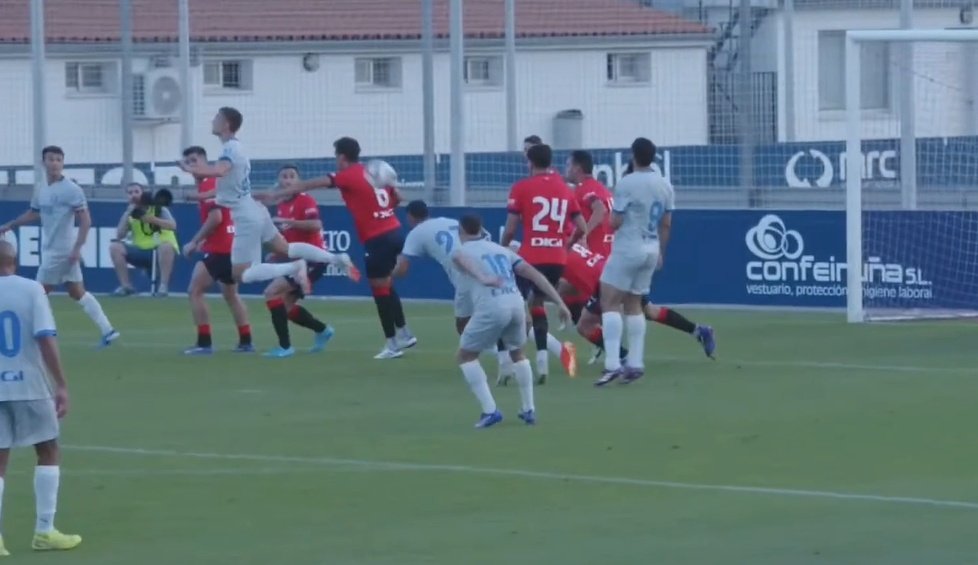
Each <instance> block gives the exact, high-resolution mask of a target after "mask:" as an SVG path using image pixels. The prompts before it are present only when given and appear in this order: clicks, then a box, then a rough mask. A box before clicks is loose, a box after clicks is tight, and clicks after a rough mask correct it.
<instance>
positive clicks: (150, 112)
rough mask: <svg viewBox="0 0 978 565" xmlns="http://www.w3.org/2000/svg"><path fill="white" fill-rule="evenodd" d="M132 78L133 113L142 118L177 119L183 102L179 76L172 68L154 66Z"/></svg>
mask: <svg viewBox="0 0 978 565" xmlns="http://www.w3.org/2000/svg"><path fill="white" fill-rule="evenodd" d="M134 79H135V80H133V98H134V100H133V114H134V115H135V116H136V117H137V118H138V119H143V120H166V121H171V122H172V121H177V120H179V119H180V107H181V105H182V104H183V89H182V88H181V87H180V77H179V75H178V74H177V70H176V69H173V68H156V69H151V70H149V71H147V72H146V73H145V74H143V75H137V76H136V77H134Z"/></svg>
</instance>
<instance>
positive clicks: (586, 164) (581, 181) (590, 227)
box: [566, 150, 615, 257]
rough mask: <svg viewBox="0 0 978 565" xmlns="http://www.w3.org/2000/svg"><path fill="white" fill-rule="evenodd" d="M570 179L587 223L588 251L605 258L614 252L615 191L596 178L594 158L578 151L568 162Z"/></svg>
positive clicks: (585, 152) (572, 154)
mask: <svg viewBox="0 0 978 565" xmlns="http://www.w3.org/2000/svg"><path fill="white" fill-rule="evenodd" d="M566 177H567V180H569V181H570V182H572V183H573V184H574V185H576V188H575V189H574V196H575V197H576V199H577V205H578V207H579V208H580V209H581V215H582V216H584V221H585V222H586V223H587V240H586V241H587V248H588V249H590V250H591V251H593V252H595V253H599V254H601V255H604V256H605V257H607V256H608V254H609V253H611V242H612V241H613V240H614V238H615V236H614V232H612V231H611V191H610V190H608V188H607V187H606V186H605V185H603V184H601V181H599V180H598V179H596V178H594V158H593V157H591V154H590V153H588V152H587V151H581V150H578V151H574V152H573V153H571V156H570V157H569V158H568V159H567V171H566Z"/></svg>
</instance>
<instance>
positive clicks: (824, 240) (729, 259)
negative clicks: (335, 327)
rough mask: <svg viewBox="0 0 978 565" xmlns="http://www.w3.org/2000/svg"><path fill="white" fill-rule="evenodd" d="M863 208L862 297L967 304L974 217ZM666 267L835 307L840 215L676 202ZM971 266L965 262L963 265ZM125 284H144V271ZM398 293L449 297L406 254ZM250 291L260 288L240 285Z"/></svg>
mask: <svg viewBox="0 0 978 565" xmlns="http://www.w3.org/2000/svg"><path fill="white" fill-rule="evenodd" d="M124 210H125V206H124V205H123V204H116V203H113V204H108V203H95V204H93V209H92V215H93V220H94V227H93V231H92V234H91V235H90V237H89V239H88V244H87V245H86V247H85V249H84V253H83V259H84V264H85V269H84V273H85V281H86V284H87V285H88V287H89V289H91V290H92V291H94V292H103V293H104V292H111V291H112V290H113V289H115V287H116V286H117V285H118V281H117V280H116V277H115V274H114V272H113V270H112V265H111V261H110V257H109V251H108V248H109V243H110V241H111V240H112V239H113V238H114V237H115V226H116V224H117V222H118V220H119V217H120V215H121V214H122V213H123V211H124ZM466 211H468V210H467V209H447V208H445V209H434V210H433V213H434V214H436V215H445V216H459V215H461V214H463V213H465V212H466ZM477 211H478V212H479V213H480V214H482V217H483V218H484V220H485V223H486V226H487V228H488V229H489V230H490V231H491V233H492V234H493V236H494V238H496V239H498V237H499V236H500V234H501V230H502V227H503V224H504V222H505V211H504V210H502V209H481V210H477ZM19 212H20V210H18V209H17V207H15V206H10V205H4V206H3V207H0V222H5V221H7V220H9V219H11V218H13V217H14V216H15V215H16V214H18V213H19ZM173 212H174V216H175V217H176V219H177V223H178V225H179V230H178V231H179V235H180V239H181V241H186V240H187V239H189V238H190V237H192V235H193V233H194V232H195V231H196V229H197V228H198V225H199V214H198V211H197V208H196V207H195V206H193V205H189V204H180V205H176V206H175V207H174V209H173ZM322 212H323V220H324V223H325V226H326V231H325V232H324V234H325V239H326V242H327V245H329V246H330V247H331V248H332V249H333V250H336V251H341V252H348V253H350V254H351V255H352V256H353V257H354V258H355V259H356V260H357V261H358V262H359V261H361V260H362V257H363V249H362V246H361V245H360V243H359V242H357V241H356V237H355V236H354V235H353V233H354V232H353V231H352V229H353V226H352V221H351V218H350V215H349V212H347V211H346V209H345V208H341V207H324V208H323V210H322ZM910 214H911V215H910V216H908V214H907V213H903V212H873V213H869V216H871V217H868V218H867V220H866V224H867V225H872V226H873V227H874V229H876V230H878V231H879V233H885V234H887V235H888V237H887V238H886V239H885V240H881V241H874V240H872V238H870V240H868V241H867V244H866V247H865V250H864V257H865V258H866V265H865V267H864V279H865V280H866V283H865V284H866V297H867V306H872V305H873V304H874V303H880V304H885V305H886V306H887V307H891V308H897V307H898V308H902V309H908V308H922V309H931V308H933V309H940V308H958V309H960V308H969V309H974V310H978V293H976V292H972V291H973V290H974V284H975V283H974V280H973V279H974V276H975V273H970V272H969V271H968V269H961V268H958V267H959V266H955V265H954V264H951V263H950V262H949V261H948V259H947V258H948V257H959V256H960V254H961V253H960V245H961V242H960V238H959V237H956V234H959V233H961V231H962V230H964V229H967V227H968V226H974V225H978V213H974V212H970V213H969V212H913V213H910ZM674 226H675V227H674V230H673V234H674V235H673V240H672V242H671V243H670V244H669V247H668V250H667V253H666V261H665V268H664V269H663V270H662V271H661V272H660V273H659V274H658V275H657V276H656V279H655V281H654V294H653V296H654V299H655V300H656V301H657V302H660V303H663V304H713V305H747V306H767V307H801V308H843V307H844V306H845V294H846V282H845V281H846V272H845V245H846V242H845V214H844V213H843V212H840V211H789V210H782V211H769V210H767V211H755V210H738V211H720V210H680V211H678V212H677V213H676V216H675V219H674ZM39 233H40V229H39V227H37V226H24V227H21V228H20V229H19V230H18V231H17V233H16V234H14V236H15V238H16V240H17V242H16V243H17V246H18V248H19V250H20V262H21V266H22V269H21V274H23V275H24V276H29V277H30V276H34V274H35V272H36V268H37V266H38V264H39V260H40V256H39V249H40V245H39V243H40V242H39V237H40V236H39ZM919 233H926V234H929V236H928V237H929V240H928V245H927V246H926V247H925V246H899V248H897V249H893V247H894V246H893V245H890V244H892V241H913V238H914V237H915V235H917V234H919ZM972 264H973V263H972ZM192 265H193V263H192V262H191V261H188V260H185V259H180V260H178V262H177V265H176V268H175V273H174V276H173V279H172V281H171V285H170V288H171V290H173V291H181V290H183V289H185V288H186V287H187V284H188V281H189V276H190V272H191V269H192ZM134 282H135V283H136V284H137V285H141V287H142V290H144V291H145V290H148V286H149V285H148V280H147V279H146V278H145V277H142V278H140V277H136V278H135V279H134ZM397 284H398V289H399V292H400V293H401V295H402V296H404V297H407V298H421V299H448V298H450V297H451V296H452V289H451V287H450V285H449V283H448V280H447V278H446V277H445V275H444V273H443V272H441V270H440V267H438V266H437V265H436V264H434V263H433V262H431V261H428V260H416V261H414V262H413V264H412V266H411V269H410V270H409V272H408V275H407V277H406V278H404V279H403V280H401V281H398V283H397ZM244 290H245V292H247V293H249V294H258V293H259V292H260V290H261V288H260V287H259V286H255V285H247V286H245V288H244ZM316 294H318V295H324V296H364V297H365V296H368V287H367V285H366V283H365V282H363V283H361V284H354V283H352V282H350V281H349V280H347V279H346V278H345V277H343V276H342V275H341V274H339V273H337V272H335V271H330V272H328V274H327V277H326V278H325V279H324V280H323V281H321V282H320V283H319V284H318V285H317V288H316Z"/></svg>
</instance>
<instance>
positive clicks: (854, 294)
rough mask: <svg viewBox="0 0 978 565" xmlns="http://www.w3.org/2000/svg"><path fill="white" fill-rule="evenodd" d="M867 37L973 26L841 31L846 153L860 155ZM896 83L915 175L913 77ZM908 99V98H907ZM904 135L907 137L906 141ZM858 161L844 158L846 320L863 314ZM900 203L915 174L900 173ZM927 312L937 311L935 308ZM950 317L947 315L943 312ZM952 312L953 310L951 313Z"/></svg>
mask: <svg viewBox="0 0 978 565" xmlns="http://www.w3.org/2000/svg"><path fill="white" fill-rule="evenodd" d="M872 42H886V43H897V44H901V45H907V44H910V43H914V42H942V43H978V29H875V30H850V31H847V32H846V42H845V77H846V84H845V107H846V155H860V154H861V151H862V110H861V104H860V99H861V95H862V92H861V84H860V82H861V80H860V77H861V74H862V73H861V69H860V54H861V51H862V45H863V44H865V43H872ZM902 82H903V84H901V85H900V86H899V88H901V89H902V90H903V91H905V92H906V93H907V95H906V97H905V98H903V99H902V100H901V103H902V104H903V105H904V108H901V110H902V111H907V112H909V114H908V115H905V116H903V118H902V119H903V120H905V121H906V120H908V121H909V123H910V124H911V126H910V128H911V129H910V130H909V135H908V130H904V131H902V132H901V134H902V135H901V149H908V151H901V153H900V170H901V171H902V172H912V174H913V175H916V169H917V156H916V151H915V150H914V148H915V146H914V137H913V133H912V132H913V130H912V123H913V113H912V107H913V81H912V79H910V75H909V74H908V76H907V80H905V81H902ZM907 102H909V104H907ZM908 141H909V143H908ZM862 167H863V163H862V160H861V159H852V158H847V159H846V269H847V273H846V274H847V278H846V318H847V319H848V321H849V322H850V323H861V322H865V321H867V320H866V310H865V308H864V307H863V281H862V271H863V215H862V214H863V200H862V196H863V174H862ZM901 184H903V185H904V187H903V191H904V194H903V205H904V209H908V210H913V209H915V208H916V177H915V176H914V178H913V179H908V178H907V176H906V175H904V174H901ZM927 317H942V316H940V315H939V314H938V315H935V316H927ZM943 317H951V316H943ZM955 317H957V316H955ZM917 318H918V317H917V316H900V317H892V318H890V319H892V320H898V319H908V320H909V319H917ZM881 319H883V318H881Z"/></svg>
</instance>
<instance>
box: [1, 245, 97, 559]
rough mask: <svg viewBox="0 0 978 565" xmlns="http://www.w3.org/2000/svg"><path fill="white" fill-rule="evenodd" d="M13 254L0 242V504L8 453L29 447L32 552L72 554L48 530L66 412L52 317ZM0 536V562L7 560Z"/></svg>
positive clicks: (74, 541) (67, 539)
mask: <svg viewBox="0 0 978 565" xmlns="http://www.w3.org/2000/svg"><path fill="white" fill-rule="evenodd" d="M16 271H17V251H16V248H15V247H14V246H13V244H11V243H10V242H9V241H6V240H0V499H2V497H3V491H4V486H5V480H6V476H7V463H8V461H9V460H10V449H11V448H13V447H26V446H29V445H33V446H34V450H35V451H36V453H37V466H36V467H35V468H34V496H35V499H36V503H37V506H36V510H37V522H36V525H35V527H34V541H33V543H32V546H33V548H34V549H35V550H57V549H72V548H74V547H77V546H78V544H80V543H81V541H82V540H81V536H77V535H66V534H62V533H61V532H59V531H57V530H56V529H54V515H55V513H56V511H57V507H58V486H59V483H60V480H61V468H60V467H59V458H60V451H59V449H58V434H59V431H60V430H59V425H58V420H59V419H60V418H62V417H64V416H65V414H67V412H68V384H67V383H66V382H65V376H64V372H63V371H62V369H61V358H60V355H59V354H58V342H57V338H56V336H57V332H56V329H55V326H54V316H53V315H52V314H51V305H50V304H49V303H48V298H47V295H46V294H45V292H44V288H43V287H42V286H41V285H40V284H38V283H37V282H35V281H32V280H30V279H25V278H24V277H19V276H17V274H16ZM7 555H10V553H9V552H8V551H7V549H6V546H5V545H4V543H3V537H2V536H0V556H7Z"/></svg>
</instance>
